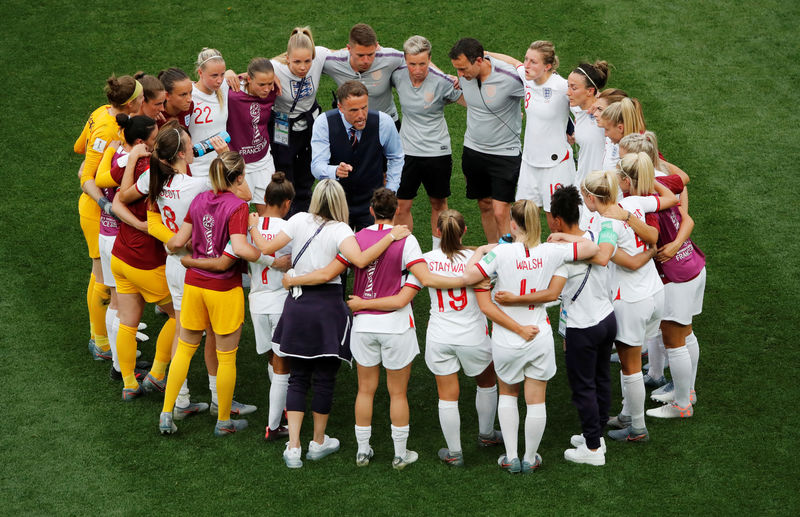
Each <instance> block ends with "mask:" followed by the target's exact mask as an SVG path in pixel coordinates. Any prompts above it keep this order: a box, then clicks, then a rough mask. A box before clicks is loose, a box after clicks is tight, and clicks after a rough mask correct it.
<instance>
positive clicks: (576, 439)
mask: <svg viewBox="0 0 800 517" xmlns="http://www.w3.org/2000/svg"><path fill="white" fill-rule="evenodd" d="M569 443H570V445H572V446H573V447H580V446H581V445H586V438H584V437H583V434H573V435H572V436H571V437H570V439H569ZM587 449H588V447H587ZM600 450H601V451H603V454H605V453H606V439H605V438H603V437H602V436H601V437H600ZM589 451H591V449H589Z"/></svg>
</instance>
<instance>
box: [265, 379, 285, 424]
mask: <svg viewBox="0 0 800 517" xmlns="http://www.w3.org/2000/svg"><path fill="white" fill-rule="evenodd" d="M288 389H289V374H288V373H276V374H274V375H273V376H272V384H270V386H269V417H268V420H267V421H268V422H269V428H270V429H272V430H275V429H277V428H278V427H280V425H281V416H283V410H284V409H285V408H286V391H287V390H288Z"/></svg>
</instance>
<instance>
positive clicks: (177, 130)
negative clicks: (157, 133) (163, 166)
mask: <svg viewBox="0 0 800 517" xmlns="http://www.w3.org/2000/svg"><path fill="white" fill-rule="evenodd" d="M173 131H175V132H176V133H178V145H177V146H176V147H175V152H174V153H172V156H171V157H170V158H169V161H172V160H174V159H175V157H176V156H178V150H179V149H180V148H181V132H180V130H179V129H177V128H175V129H173Z"/></svg>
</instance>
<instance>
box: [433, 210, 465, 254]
mask: <svg viewBox="0 0 800 517" xmlns="http://www.w3.org/2000/svg"><path fill="white" fill-rule="evenodd" d="M436 228H438V229H439V232H440V233H441V238H442V241H441V245H440V248H441V250H442V253H444V254H445V255H446V256H447V258H448V259H450V260H453V257H457V256H461V255H462V252H463V250H464V245H463V244H461V236H462V235H464V231H465V230H466V229H467V224H466V223H465V222H464V216H463V215H461V212H459V211H458V210H452V209H448V210H442V211H441V212H439V218H438V219H437V220H436Z"/></svg>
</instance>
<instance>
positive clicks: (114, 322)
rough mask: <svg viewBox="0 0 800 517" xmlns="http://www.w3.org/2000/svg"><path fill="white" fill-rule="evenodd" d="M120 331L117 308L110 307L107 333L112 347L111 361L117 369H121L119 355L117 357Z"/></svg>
mask: <svg viewBox="0 0 800 517" xmlns="http://www.w3.org/2000/svg"><path fill="white" fill-rule="evenodd" d="M118 332H119V318H117V309H108V310H106V334H108V344H109V346H110V347H111V361H112V364H113V365H114V369H115V370H116V371H119V357H117V333H118Z"/></svg>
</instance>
